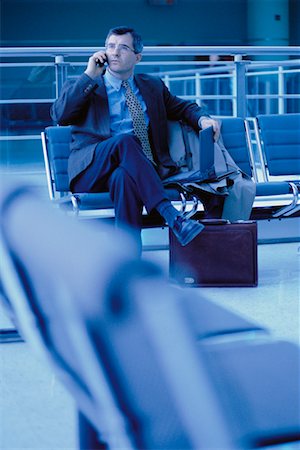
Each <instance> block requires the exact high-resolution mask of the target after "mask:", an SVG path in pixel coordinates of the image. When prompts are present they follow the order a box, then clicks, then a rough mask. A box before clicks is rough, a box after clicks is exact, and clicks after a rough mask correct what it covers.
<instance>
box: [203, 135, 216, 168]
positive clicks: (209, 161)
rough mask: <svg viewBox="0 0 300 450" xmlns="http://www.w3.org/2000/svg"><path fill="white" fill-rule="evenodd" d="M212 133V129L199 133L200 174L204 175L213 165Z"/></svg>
mask: <svg viewBox="0 0 300 450" xmlns="http://www.w3.org/2000/svg"><path fill="white" fill-rule="evenodd" d="M214 154H215V147H214V131H213V127H209V128H205V129H204V130H201V131H200V132H199V163H200V172H201V173H203V174H204V173H206V172H207V171H208V170H209V169H211V167H212V166H213V164H214Z"/></svg>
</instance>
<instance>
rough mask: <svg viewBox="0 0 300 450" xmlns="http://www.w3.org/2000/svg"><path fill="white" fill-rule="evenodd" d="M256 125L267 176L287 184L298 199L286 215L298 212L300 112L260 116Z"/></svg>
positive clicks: (264, 173)
mask: <svg viewBox="0 0 300 450" xmlns="http://www.w3.org/2000/svg"><path fill="white" fill-rule="evenodd" d="M254 126H255V128H254V130H255V134H256V138H257V145H258V150H259V154H260V157H261V162H262V164H261V165H262V170H263V176H264V179H265V180H266V181H270V180H271V179H273V180H276V178H279V179H280V180H281V182H283V183H285V184H286V185H287V188H288V189H289V192H293V194H294V201H293V203H292V205H290V206H288V207H287V208H286V210H285V211H284V215H285V216H289V215H291V214H294V213H295V212H296V210H297V211H299V210H300V205H297V201H298V198H299V190H300V189H299V187H300V114H266V115H258V116H257V117H256V121H255V122H254Z"/></svg>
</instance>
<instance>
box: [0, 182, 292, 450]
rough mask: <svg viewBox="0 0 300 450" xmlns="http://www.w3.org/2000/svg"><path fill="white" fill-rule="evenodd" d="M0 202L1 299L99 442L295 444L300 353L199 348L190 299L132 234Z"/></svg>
mask: <svg viewBox="0 0 300 450" xmlns="http://www.w3.org/2000/svg"><path fill="white" fill-rule="evenodd" d="M1 196H2V198H1V199H0V205H1V210H2V218H3V220H2V224H1V227H2V228H1V234H0V236H1V239H0V243H1V247H0V251H1V255H0V256H1V261H2V265H3V266H4V267H5V272H4V273H3V289H4V290H5V293H6V298H7V299H9V300H10V301H11V305H12V308H13V309H14V311H15V314H16V315H17V319H18V320H17V323H18V324H19V326H20V331H21V333H22V334H23V335H24V337H25V339H26V340H28V341H29V342H31V343H32V344H33V345H35V344H38V349H39V350H40V352H41V354H42V355H43V356H46V357H47V358H48V360H49V361H50V362H51V364H52V366H53V367H54V368H55V370H56V373H57V374H59V376H60V378H61V380H62V381H63V383H64V384H65V385H66V386H67V387H68V388H69V390H70V391H71V393H72V394H73V396H74V399H75V401H76V404H77V405H78V408H79V409H80V411H82V413H83V414H84V415H85V416H86V417H87V419H88V421H89V422H90V423H91V424H92V426H93V428H94V429H95V430H97V433H98V435H99V442H100V440H102V441H104V442H107V443H108V445H109V448H112V449H117V448H126V449H131V448H132V449H139V448H145V449H147V448H149V449H153V448H155V449H170V450H171V449H183V448H184V449H196V448H197V449H201V448H203V449H207V448H224V449H225V448H227V449H230V450H232V449H246V448H257V447H259V446H263V445H267V444H269V445H271V444H274V445H275V444H277V443H279V442H280V443H282V442H288V441H295V440H296V439H299V438H300V423H299V420H300V418H299V399H298V394H299V392H298V387H299V367H300V366H299V362H300V359H299V348H298V346H296V345H293V344H290V343H287V342H278V341H275V340H272V339H271V337H268V336H265V335H263V336H261V337H260V338H258V339H251V340H249V339H245V340H241V339H239V340H237V341H230V342H229V341H228V342H225V341H221V342H220V341H218V342H216V341H210V340H198V343H197V333H196V328H195V322H194V321H193V317H194V313H195V310H193V311H192V310H190V308H189V306H188V304H187V302H186V300H187V296H189V295H191V291H189V290H188V291H186V290H182V289H180V288H178V287H171V286H170V285H169V284H168V283H166V281H165V279H164V277H163V275H162V273H161V270H160V269H159V268H158V267H157V266H155V265H153V264H152V263H149V262H143V261H140V260H137V259H136V256H137V254H138V250H137V249H135V244H134V240H131V238H130V236H129V235H125V234H123V233H121V232H120V231H116V230H115V229H114V228H113V227H109V226H105V225H104V224H101V227H100V226H95V225H93V226H92V225H91V224H86V223H85V224H83V223H82V222H81V223H79V222H78V221H74V220H72V219H71V218H69V217H66V216H65V215H64V214H62V213H61V212H60V211H57V210H55V209H53V207H51V206H50V205H49V204H45V203H44V202H43V201H39V200H38V199H37V198H36V196H35V195H34V194H33V193H32V192H31V191H30V189H28V188H24V187H22V186H13V187H11V186H7V187H6V188H5V189H4V190H3V189H2V192H1ZM108 237H109V239H108ZM74 242H76V246H74ZM198 307H199V314H200V313H201V301H200V302H199V304H198ZM203 314H205V313H204V312H203ZM203 320H205V319H204V318H203ZM206 320H207V321H209V318H208V317H206ZM83 448H85V449H86V448H87V447H82V449H83ZM94 448H97V447H94ZM99 448H100V444H99Z"/></svg>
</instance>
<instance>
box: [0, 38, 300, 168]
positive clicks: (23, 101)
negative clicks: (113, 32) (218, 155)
mask: <svg viewBox="0 0 300 450" xmlns="http://www.w3.org/2000/svg"><path fill="white" fill-rule="evenodd" d="M96 50H99V48H93V47H76V48H75V47H74V48H73V47H43V48H2V49H0V56H1V63H0V69H1V72H2V76H1V79H2V87H1V98H0V106H1V109H2V111H1V117H2V122H1V135H0V146H1V151H2V165H3V163H4V164H5V159H6V161H7V163H8V164H9V161H10V159H11V160H13V155H14V154H17V153H18V151H19V150H17V148H18V145H19V144H18V143H19V141H22V145H23V147H26V145H25V146H24V144H25V143H26V141H28V144H30V145H31V149H32V148H33V147H34V145H33V141H36V144H39V142H37V141H39V139H40V131H41V130H42V129H43V128H44V127H45V126H47V125H49V124H50V123H51V119H50V116H49V108H50V105H51V103H52V102H53V101H54V100H55V98H56V97H57V95H58V94H59V92H60V90H61V87H62V85H63V83H64V82H65V80H66V79H67V78H68V77H76V76H79V75H80V74H81V73H82V72H83V70H84V68H85V67H86V64H87V59H88V57H89V56H90V55H91V54H92V53H94V52H95V51H96ZM212 55H218V57H219V58H220V59H221V60H214V61H213V62H212V61H210V60H209V57H211V56H212ZM224 58H225V59H226V60H224ZM214 59H216V58H214ZM212 64H213V65H212ZM136 70H137V72H147V73H151V74H154V75H157V76H159V77H161V78H162V79H163V80H164V82H165V83H166V84H167V86H168V87H169V88H170V90H171V91H172V92H173V93H175V94H176V95H179V96H181V97H183V98H186V99H190V100H193V101H196V102H197V103H199V104H200V103H201V104H202V105H204V106H205V107H206V108H207V110H208V113H212V114H215V115H217V116H224V115H229V116H240V117H247V116H255V115H256V114H258V113H270V112H276V113H279V114H282V113H285V112H299V111H300V92H299V91H300V47H285V46H282V47H250V46H247V47H224V46H221V47H216V46H214V47H211V46H205V47H200V46H180V47H163V46H161V47H145V48H144V52H143V59H142V61H141V62H140V63H139V64H138V66H137V67H136ZM28 146H29V145H28ZM28 146H27V147H28ZM36 151H37V150H30V151H28V149H27V150H26V152H27V154H26V155H24V154H23V159H26V157H27V160H28V162H30V159H32V158H34V153H35V152H36ZM28 152H29V153H28ZM3 155H4V156H3ZM21 160H22V155H21V156H20V161H21ZM16 163H18V161H17V162H16Z"/></svg>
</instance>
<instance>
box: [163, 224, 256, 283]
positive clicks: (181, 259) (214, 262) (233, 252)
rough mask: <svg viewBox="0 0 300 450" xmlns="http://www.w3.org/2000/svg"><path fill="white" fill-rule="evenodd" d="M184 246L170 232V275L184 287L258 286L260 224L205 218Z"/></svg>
mask: <svg viewBox="0 0 300 450" xmlns="http://www.w3.org/2000/svg"><path fill="white" fill-rule="evenodd" d="M201 223H203V224H204V225H205V228H204V230H203V231H202V232H201V233H200V234H199V235H198V236H197V237H196V238H195V239H194V240H193V241H192V242H190V243H189V244H188V245H187V246H185V247H182V246H181V245H180V244H179V242H178V241H177V239H176V237H175V235H174V234H173V233H172V231H170V236H169V237H170V265H169V267H170V277H171V279H172V280H173V281H177V282H178V283H180V284H183V285H185V286H196V287H199V286H207V287H212V286H217V287H221V286H228V287H233V286H236V287H241V286H257V224H256V222H255V221H239V222H233V223H229V222H227V221H226V220H222V219H220V220H215V219H206V220H202V221H201Z"/></svg>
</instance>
